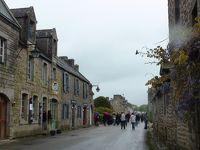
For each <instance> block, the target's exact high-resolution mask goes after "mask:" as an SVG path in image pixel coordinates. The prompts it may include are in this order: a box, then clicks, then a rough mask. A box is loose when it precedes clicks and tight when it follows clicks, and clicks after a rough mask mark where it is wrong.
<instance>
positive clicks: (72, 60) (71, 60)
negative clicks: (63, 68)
mask: <svg viewBox="0 0 200 150" xmlns="http://www.w3.org/2000/svg"><path fill="white" fill-rule="evenodd" d="M67 63H68V65H70V66H71V67H72V68H74V59H68V60H67Z"/></svg>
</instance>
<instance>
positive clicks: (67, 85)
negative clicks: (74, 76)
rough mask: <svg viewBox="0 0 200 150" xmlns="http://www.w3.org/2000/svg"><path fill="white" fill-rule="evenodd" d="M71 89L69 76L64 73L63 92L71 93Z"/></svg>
mask: <svg viewBox="0 0 200 150" xmlns="http://www.w3.org/2000/svg"><path fill="white" fill-rule="evenodd" d="M69 88H70V80H69V75H68V74H67V73H66V72H64V73H63V91H64V92H65V93H66V92H68V93H69Z"/></svg>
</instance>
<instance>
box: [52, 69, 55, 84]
mask: <svg viewBox="0 0 200 150" xmlns="http://www.w3.org/2000/svg"><path fill="white" fill-rule="evenodd" d="M52 80H53V81H56V68H53V72H52Z"/></svg>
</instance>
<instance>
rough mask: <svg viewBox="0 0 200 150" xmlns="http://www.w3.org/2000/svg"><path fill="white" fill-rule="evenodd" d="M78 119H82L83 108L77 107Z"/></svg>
mask: <svg viewBox="0 0 200 150" xmlns="http://www.w3.org/2000/svg"><path fill="white" fill-rule="evenodd" d="M77 118H81V106H78V107H77Z"/></svg>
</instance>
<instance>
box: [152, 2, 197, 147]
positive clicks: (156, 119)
mask: <svg viewBox="0 0 200 150" xmlns="http://www.w3.org/2000/svg"><path fill="white" fill-rule="evenodd" d="M168 14H169V51H171V50H173V49H174V48H181V47H184V46H185V45H186V44H188V45H190V46H188V45H187V48H189V49H188V50H187V51H188V53H190V51H192V50H193V49H194V47H195V49H198V51H199V46H198V44H197V43H199V42H198V40H197V41H196V42H194V43H190V40H191V37H192V35H191V33H188V31H190V29H191V28H192V26H193V25H194V23H195V18H196V17H197V16H200V1H199V0H168ZM177 31H179V32H182V33H187V35H188V36H187V39H181V38H182V37H181V36H179V35H177V33H178V32H177ZM174 33H175V34H174ZM172 67H173V66H169V67H167V66H165V64H163V65H162V66H161V69H160V74H161V75H169V76H170V77H171V80H170V81H168V82H164V83H163V84H162V85H160V86H158V87H154V88H152V89H151V90H149V102H150V103H151V104H152V114H153V115H152V116H153V128H154V135H155V141H156V142H157V143H159V145H161V146H163V145H164V147H165V146H166V147H168V148H169V149H176V150H180V149H181V150H182V149H184V150H196V149H199V148H200V129H199V123H200V116H199V109H200V105H199V104H198V103H196V104H194V105H192V106H190V107H191V108H190V109H188V110H187V112H185V114H188V115H189V116H190V117H189V118H187V117H186V116H185V114H183V113H181V112H180V111H179V109H180V106H181V103H182V101H183V100H182V99H178V98H176V96H175V92H176V89H175V87H174V84H173V82H172V80H173V74H174V73H173V71H174V70H173V68H172ZM185 69H186V68H185ZM174 82H176V81H174ZM198 96H199V95H198ZM181 97H184V96H183V95H181ZM188 105H189V104H188ZM160 148H161V147H160Z"/></svg>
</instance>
